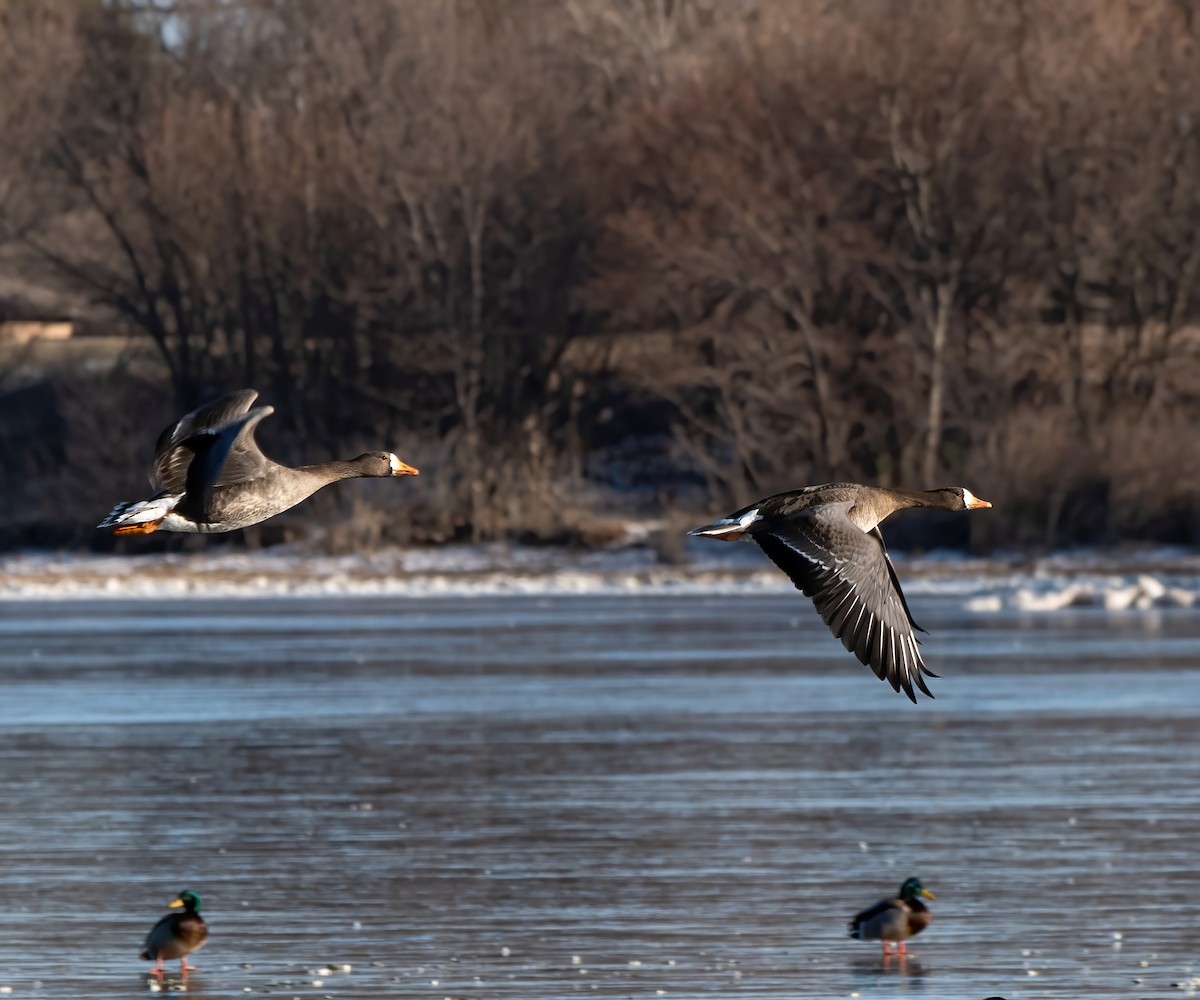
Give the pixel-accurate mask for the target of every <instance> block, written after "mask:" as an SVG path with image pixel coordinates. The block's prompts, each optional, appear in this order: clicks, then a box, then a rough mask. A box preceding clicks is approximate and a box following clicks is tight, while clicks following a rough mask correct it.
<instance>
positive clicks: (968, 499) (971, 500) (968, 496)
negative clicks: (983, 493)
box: [962, 486, 979, 507]
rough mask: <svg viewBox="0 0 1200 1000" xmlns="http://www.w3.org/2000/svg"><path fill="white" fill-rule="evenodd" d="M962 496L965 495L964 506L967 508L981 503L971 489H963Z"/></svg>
mask: <svg viewBox="0 0 1200 1000" xmlns="http://www.w3.org/2000/svg"><path fill="white" fill-rule="evenodd" d="M962 495H963V506H965V507H970V506H971V505H972V504H977V503H979V498H978V497H977V496H976V495H975V494H974V493H972V492H971V491H970V490H969V489H967V488H966V487H965V486H964V487H963V491H962Z"/></svg>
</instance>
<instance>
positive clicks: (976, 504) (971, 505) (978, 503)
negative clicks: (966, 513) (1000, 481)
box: [967, 497, 991, 510]
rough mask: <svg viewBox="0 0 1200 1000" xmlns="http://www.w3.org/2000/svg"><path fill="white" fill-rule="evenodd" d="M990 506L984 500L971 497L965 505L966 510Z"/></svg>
mask: <svg viewBox="0 0 1200 1000" xmlns="http://www.w3.org/2000/svg"><path fill="white" fill-rule="evenodd" d="M990 506H991V504H990V503H988V502H987V501H986V500H980V499H979V497H971V499H970V501H969V502H968V503H967V510H978V509H979V508H980V507H990Z"/></svg>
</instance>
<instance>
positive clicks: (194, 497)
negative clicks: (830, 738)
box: [99, 389, 418, 535]
mask: <svg viewBox="0 0 1200 1000" xmlns="http://www.w3.org/2000/svg"><path fill="white" fill-rule="evenodd" d="M257 398H258V393H257V392H256V391H255V390H253V389H242V390H239V391H238V392H232V393H229V394H227V395H225V396H222V397H220V398H219V399H215V400H213V401H212V402H210V403H207V404H205V405H204V406H201V407H200V408H198V409H196V410H193V411H192V412H191V413H188V414H186V415H185V416H183V417H181V418H180V419H179V420H177V421H176V422H175V423H174V424H172V425H171V426H170V427H168V428H167V429H166V430H164V431H163V432H162V434H160V435H159V438H158V444H157V446H156V447H155V455H154V463H153V466H152V468H151V471H150V485H151V486H152V487H153V488H154V489H155V490H156V491H157V492H156V493H155V494H154V495H153V496H152V497H150V498H149V499H148V500H139V501H134V502H131V503H123V504H118V505H117V506H116V507H115V508H113V510H112V512H111V513H109V515H108V516H107V517H106V518H105V519H104V520H103V521H101V522H100V524H99V527H101V528H111V529H112V530H113V534H117V535H126V534H148V533H150V532H152V531H157V530H163V531H182V532H199V533H204V534H210V533H215V532H225V531H235V530H236V529H238V528H245V527H249V526H250V525H252V524H258V523H259V522H260V521H265V520H266V519H267V518H269V517H274V516H275V515H276V514H281V513H283V512H284V511H285V510H288V509H290V508H292V507H294V506H296V504H298V503H301V502H303V501H304V500H307V499H308V498H309V497H310V496H312V495H313V494H314V493H316V492H317V490H319V489H321V488H322V487H325V486H328V485H329V484H330V483H335V482H338V481H339V480H342V479H358V478H364V477H385V476H415V475H417V474H418V472H417V470H416V469H414V468H413V467H412V466H410V465H407V464H405V463H404V462H401V461H400V459H398V458H397V457H396V456H395V455H393V454H392V453H391V452H386V451H376V452H367V453H366V454H364V455H360V456H358V458H355V459H351V460H349V461H334V462H322V463H319V464H317V465H306V466H302V467H300V468H291V467H289V466H286V465H280V464H279V463H278V462H273V461H271V460H270V459H269V458H267V457H266V456H265V455H264V454H263V453H262V452H261V451H260V450H259V448H258V445H257V443H256V442H255V440H254V429H255V427H257V425H258V424H259V422H260V421H261V420H262V419H263V418H264V417H267V416H270V415H271V414H272V413H274V412H275V409H274V407H271V406H258V407H254V408H253V409H251V407H252V405H253V403H254V401H255V400H256V399H257Z"/></svg>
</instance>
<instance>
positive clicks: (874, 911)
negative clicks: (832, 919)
mask: <svg viewBox="0 0 1200 1000" xmlns="http://www.w3.org/2000/svg"><path fill="white" fill-rule="evenodd" d="M935 898H936V897H935V896H934V894H933V893H932V892H930V891H929V890H928V889H926V888H925V887H924V886H922V885H921V881H920V879H915V878H910V879H906V880H905V882H904V884H903V885H901V886H900V892H899V894H898V895H897V896H895V897H894V898H892V899H881V900H880V901H879V902H878V903H876V904H875V905H874V906H872V907H870V908H869V909H866V910H863V911H862V912H861V913H857V914H855V916H854V919H852V920H851V921H850V936H851V937H852V938H857V939H859V940H860V941H882V942H883V943H884V953H885V954H886V952H887V945H888V943H889V942H893V943H895V942H899V943H901V950H903V942H905V941H907V940H908V939H909V938H911V937H913V936H915V935H917V934H920V933H921V931H923V930H924V929H925V928H926V927H928V926H929V924H930V923H931V922H932V921H933V914H932V913H930V912H929V907H927V906H926V905H925V904H924V903H923V902H922V899H935Z"/></svg>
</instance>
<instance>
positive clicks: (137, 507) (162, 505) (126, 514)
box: [96, 494, 182, 528]
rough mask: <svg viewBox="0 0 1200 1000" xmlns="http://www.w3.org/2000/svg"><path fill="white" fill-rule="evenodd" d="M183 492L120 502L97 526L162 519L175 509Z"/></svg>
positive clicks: (113, 525)
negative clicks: (150, 498)
mask: <svg viewBox="0 0 1200 1000" xmlns="http://www.w3.org/2000/svg"><path fill="white" fill-rule="evenodd" d="M180 496H182V494H178V495H176V496H163V497H155V498H154V499H153V500H135V501H132V502H129V503H119V504H117V505H116V506H115V507H114V508H113V509H112V510H111V511H110V512H109V515H108V517H106V518H105V519H104V520H103V521H101V522H100V523H99V524H98V525H96V527H97V528H119V527H120V526H121V525H125V524H145V523H147V522H149V521H161V520H162V519H163V518H164V517H166V516H167V515H168V514H170V513H171V511H173V510H174V509H175V505H176V504H177V503H179V498H180Z"/></svg>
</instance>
